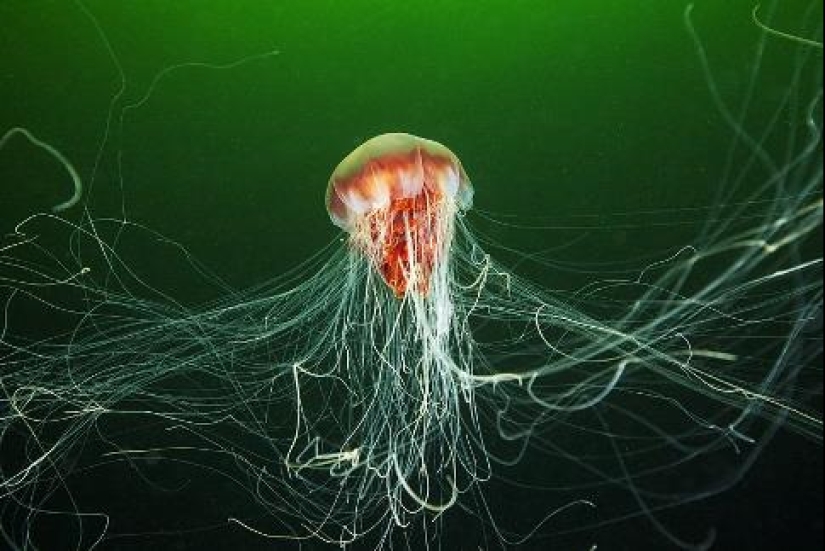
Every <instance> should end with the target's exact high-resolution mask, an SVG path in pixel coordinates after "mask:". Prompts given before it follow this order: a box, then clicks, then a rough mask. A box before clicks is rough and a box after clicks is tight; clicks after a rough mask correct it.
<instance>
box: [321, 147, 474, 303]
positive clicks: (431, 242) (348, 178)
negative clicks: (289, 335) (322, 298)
mask: <svg viewBox="0 0 825 551" xmlns="http://www.w3.org/2000/svg"><path fill="white" fill-rule="evenodd" d="M472 199H473V187H472V185H471V184H470V180H469V179H468V178H467V174H466V173H465V172H464V169H463V168H462V166H461V162H460V161H459V160H458V157H456V155H455V154H454V153H453V152H452V151H450V150H449V149H448V148H447V147H445V146H444V145H442V144H440V143H438V142H434V141H432V140H427V139H424V138H420V137H418V136H413V135H412V134H403V133H391V134H381V135H379V136H376V137H374V138H371V139H370V140H367V141H366V142H364V143H363V144H361V145H360V146H358V147H357V148H356V149H355V150H354V151H353V152H352V153H350V154H349V155H347V156H346V157H345V158H344V159H343V160H342V161H341V162H340V163H339V164H338V166H337V167H336V168H335V170H334V171H333V173H332V176H330V179H329V184H328V186H327V199H326V204H327V210H328V211H329V215H330V218H331V219H332V222H333V223H334V224H335V225H337V226H339V227H340V228H341V229H343V230H345V231H346V232H348V233H349V236H350V237H349V240H350V244H351V246H352V248H353V249H354V250H356V251H358V252H360V253H361V254H363V255H365V256H366V257H367V258H368V259H369V261H370V262H371V263H372V265H373V266H374V268H375V269H376V271H378V273H380V274H381V277H382V278H383V280H384V282H385V283H386V284H387V285H388V286H389V288H390V289H391V290H392V291H393V293H394V294H395V296H396V297H399V298H400V297H403V296H405V295H406V293H407V292H408V291H409V290H415V291H416V292H417V293H419V294H421V295H427V294H428V292H429V290H430V288H431V286H432V281H433V278H434V277H437V276H438V275H439V274H440V273H443V268H444V264H445V261H446V258H447V253H448V252H449V247H450V243H451V241H452V235H453V222H454V217H455V214H456V213H457V212H459V211H465V210H468V209H469V208H470V207H471V205H472Z"/></svg>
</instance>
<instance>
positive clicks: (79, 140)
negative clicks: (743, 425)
mask: <svg viewBox="0 0 825 551" xmlns="http://www.w3.org/2000/svg"><path fill="white" fill-rule="evenodd" d="M685 5H686V3H685V2H683V1H677V0H656V1H647V2H629V1H616V0H613V1H611V0H563V1H552V2H550V1H546V2H538V1H532V2H528V1H518V0H509V1H485V2H460V1H443V2H403V3H402V2H386V1H384V2H370V1H365V0H357V1H356V0H353V1H348V2H341V1H332V0H320V1H312V2H308V1H304V0H302V1H285V0H276V1H271V2H263V1H234V2H229V1H227V2H217V1H216V2H211V1H175V2H171V1H169V0H152V1H141V2H137V1H117V2H115V1H110V0H106V1H100V0H88V1H87V2H85V6H86V7H87V8H88V11H87V12H85V11H84V9H83V8H82V7H81V5H79V4H76V3H73V2H70V1H41V0H0V131H3V130H5V129H6V128H7V127H10V126H16V125H21V126H26V127H28V128H30V129H31V130H32V131H34V132H35V133H36V134H37V135H38V136H40V137H41V138H43V139H45V140H47V141H48V142H50V143H52V144H53V145H55V146H56V147H58V148H59V149H60V150H61V151H62V152H64V153H65V154H66V155H67V156H68V157H69V158H70V159H71V160H72V161H73V163H75V165H76V167H77V168H78V170H79V171H80V173H81V174H82V175H83V176H84V178H85V179H87V182H88V180H89V179H90V178H91V175H92V173H93V168H94V166H95V163H96V159H97V158H98V154H99V153H100V151H101V143H102V137H103V136H104V132H105V131H106V128H107V121H108V123H109V126H108V128H109V133H108V136H109V140H108V141H107V142H106V145H105V147H103V150H102V153H103V155H102V156H101V160H100V163H99V165H98V168H97V171H96V173H95V174H96V177H95V179H94V181H93V183H92V185H91V188H92V189H91V190H90V193H89V195H88V201H89V203H88V204H89V207H90V209H91V210H92V212H93V213H94V214H95V215H96V216H110V215H112V216H118V215H119V213H120V205H121V200H123V204H125V208H126V211H125V213H126V217H127V218H128V219H129V220H132V221H135V222H138V223H140V224H144V225H146V226H148V227H150V228H152V229H154V230H157V231H159V232H160V233H162V234H164V235H166V236H168V237H170V238H172V239H175V240H177V241H179V242H181V243H182V244H184V245H185V246H186V248H187V249H188V250H189V251H190V252H191V253H193V254H194V255H195V256H197V257H198V258H199V259H200V260H202V261H203V262H204V263H205V264H206V265H207V266H209V267H211V268H212V269H213V270H214V271H216V272H217V273H218V274H219V275H220V276H222V277H223V278H225V279H226V281H228V282H229V283H230V284H231V285H233V286H235V287H240V288H242V287H246V286H249V285H253V284H257V283H261V282H262V281H265V280H267V279H269V278H271V277H273V276H276V275H278V274H279V273H283V272H284V271H286V270H288V269H289V268H290V267H291V266H294V265H295V264H296V263H297V262H299V261H300V260H302V259H305V258H306V257H308V256H309V255H310V254H312V253H313V252H315V251H317V250H319V249H320V248H321V247H323V246H324V245H325V244H327V243H329V242H330V241H331V240H333V239H335V238H336V237H337V236H338V232H337V229H336V228H334V227H333V226H332V225H331V224H330V223H329V221H328V218H327V215H326V213H325V211H324V208H323V197H324V191H325V186H326V181H327V178H328V176H329V173H330V172H331V170H332V168H333V167H334V166H335V164H336V163H337V162H338V161H339V160H340V159H341V158H342V157H343V156H344V155H345V154H346V153H347V152H348V151H349V150H351V149H352V148H354V147H355V146H357V145H358V144H359V143H360V142H361V141H363V140H365V139H367V138H369V137H371V136H373V135H375V134H378V133H382V132H388V131H405V132H411V133H415V134H419V135H421V136H424V137H427V138H431V139H435V140H438V141H441V142H443V143H444V144H446V145H447V146H448V147H450V148H451V149H453V150H454V151H455V152H456V154H457V155H458V156H459V157H460V158H461V160H462V162H463V163H464V166H465V168H466V170H467V172H468V174H469V175H470V178H471V179H472V181H473V183H474V185H475V188H476V209H477V212H479V213H485V214H490V213H493V216H496V217H497V218H498V219H499V220H507V221H508V222H515V223H516V224H522V225H524V226H527V227H522V228H516V229H507V228H504V227H502V226H500V225H498V224H494V223H490V222H489V221H488V220H487V218H486V216H480V215H479V214H471V215H470V217H469V221H470V223H471V224H472V225H474V226H475V227H476V228H477V229H478V231H479V232H481V233H483V234H484V235H488V236H491V237H492V238H494V239H496V240H499V241H500V242H501V243H502V244H503V245H504V247H501V248H499V249H498V250H494V252H496V254H497V256H499V257H501V258H502V259H503V260H504V261H515V260H516V257H517V255H516V254H514V253H513V252H512V251H507V250H506V247H511V248H512V249H514V250H515V251H520V252H531V251H537V250H545V249H552V250H554V252H552V253H549V254H548V256H549V258H550V259H551V260H552V261H553V262H554V263H557V264H558V265H559V266H558V267H557V269H555V270H547V269H546V268H544V271H542V269H541V268H540V267H538V266H532V265H530V264H526V265H524V266H523V270H524V271H525V272H526V273H527V274H528V275H530V276H531V277H534V278H536V279H541V280H542V284H543V285H545V286H547V287H556V288H564V289H575V288H578V287H581V286H584V285H586V284H587V283H589V282H591V281H592V280H593V279H595V278H598V277H604V276H605V275H607V274H610V273H613V271H622V270H625V269H639V268H640V267H643V266H644V262H645V259H651V258H657V255H663V254H666V253H667V252H668V251H671V250H673V248H675V247H679V246H682V245H684V244H686V243H689V242H690V240H691V237H692V236H694V235H695V234H696V233H697V232H698V231H699V230H700V229H701V228H702V227H703V226H704V224H706V223H707V222H708V221H707V220H706V217H705V213H706V212H707V211H706V210H702V209H705V208H707V207H708V206H710V205H711V204H712V202H713V198H714V197H715V194H716V192H717V187H718V185H719V181H720V175H721V172H722V168H723V164H724V160H725V152H726V147H727V145H728V144H729V143H730V141H731V139H732V132H731V129H730V128H728V127H727V126H726V125H725V124H724V123H723V121H722V119H721V117H720V116H719V114H718V112H717V111H716V109H715V108H714V105H713V103H712V101H711V97H710V95H709V93H708V87H709V84H712V85H713V86H716V87H717V88H718V90H719V93H720V94H721V96H722V97H723V98H724V99H725V100H727V101H730V102H732V104H733V105H736V102H737V101H738V100H739V99H741V97H742V96H743V95H744V93H745V90H746V87H747V86H748V84H749V83H750V82H751V71H752V59H753V52H754V48H755V45H756V43H757V41H758V39H759V37H760V36H761V33H760V31H759V30H758V29H757V28H756V27H755V26H754V25H753V23H752V21H751V19H750V12H751V9H752V7H753V6H752V2H750V1H749V0H748V1H745V0H724V1H722V0H718V1H709V0H708V1H700V2H697V6H696V8H695V12H694V24H695V26H696V28H697V31H698V33H699V35H700V39H701V42H702V44H703V46H704V47H705V48H706V49H707V51H708V53H709V56H710V58H711V62H712V63H713V66H714V70H715V72H714V78H713V80H712V81H711V82H709V81H708V79H707V78H706V77H705V75H703V74H702V72H701V71H700V67H699V61H698V57H697V53H696V50H695V47H694V44H693V42H692V40H691V38H690V36H689V34H688V32H687V30H686V27H685V25H684V22H683V12H684V9H685ZM809 7H810V3H809V2H807V1H805V0H799V1H796V0H787V1H785V2H782V3H781V5H780V9H779V10H778V11H777V12H776V14H775V18H774V19H773V24H774V25H776V26H777V27H780V28H786V29H799V28H800V26H801V25H802V24H803V23H801V21H802V14H803V12H804V11H805V10H806V9H808V8H809ZM816 10H818V11H819V14H818V15H815V16H814V17H812V18H811V19H810V20H809V21H808V24H809V25H810V22H811V21H814V22H815V21H818V20H821V17H822V16H821V5H820V6H819V7H817V8H816ZM90 15H91V16H93V17H90ZM96 26H97V28H96ZM803 30H805V31H809V32H813V33H816V32H821V30H820V31H818V30H817V29H816V28H814V29H803ZM102 35H105V38H106V40H108V46H109V47H111V52H110V51H108V50H107V45H106V44H105V43H104V41H103V36H102ZM271 50H278V52H279V53H278V55H275V56H270V57H264V58H257V59H251V60H249V61H248V62H246V63H244V64H242V65H240V66H238V67H235V68H233V69H225V70H218V69H207V68H202V67H183V68H180V69H178V70H174V71H171V72H169V73H168V74H166V76H165V77H164V78H162V79H161V80H160V81H159V82H158V83H157V85H156V87H155V88H154V90H153V92H152V94H151V95H150V96H149V98H148V100H147V101H146V102H145V104H143V105H142V106H141V107H140V108H139V109H136V110H130V111H128V112H126V113H125V115H124V116H123V118H122V119H121V117H120V113H121V112H122V111H121V110H122V108H123V107H124V106H126V105H129V104H132V103H134V102H136V101H137V100H139V99H140V98H142V97H144V95H145V94H146V92H147V89H148V86H149V85H150V83H151V82H152V80H153V78H154V77H155V76H156V75H157V74H158V73H159V72H160V71H162V70H164V69H165V68H167V67H170V66H173V65H176V64H181V63H191V62H205V63H210V64H214V65H220V64H227V63H231V62H234V61H236V60H239V59H242V58H245V57H246V56H251V55H255V54H260V53H263V52H267V51H271ZM796 52H797V50H796V48H795V47H794V46H793V45H790V44H781V43H780V44H775V45H774V46H773V49H772V50H771V54H770V55H769V56H768V57H767V58H766V60H765V66H764V67H763V68H762V69H761V70H760V72H759V78H760V87H759V93H758V95H757V100H756V102H755V104H754V115H753V117H752V118H751V120H750V123H749V124H752V125H753V126H754V127H755V128H757V129H758V128H760V123H761V125H762V127H764V125H765V124H767V122H766V121H761V120H760V113H761V111H760V110H764V112H765V113H768V109H769V108H770V106H771V100H775V99H776V98H777V97H779V96H780V94H781V93H782V91H783V89H784V87H785V86H786V82H787V74H788V73H787V68H788V66H789V60H790V59H792V58H793V56H794V55H796ZM112 56H114V57H115V58H116V60H117V63H118V64H119V65H120V67H121V68H122V71H123V78H124V80H123V84H124V88H123V92H122V95H120V96H119V97H117V98H116V99H115V101H114V104H113V111H112V112H113V114H114V116H113V117H112V118H108V117H109V115H108V113H109V109H110V104H111V103H112V99H113V97H115V94H116V93H117V91H118V89H119V87H120V77H119V76H118V70H117V67H116V65H115V63H114V62H113V59H112ZM121 121H122V124H121ZM777 140H778V141H780V142H781V140H782V135H781V133H780V135H779V137H778V138H777ZM119 158H120V159H122V165H121V166H118V163H117V160H118V159H119ZM744 184H745V187H746V189H745V190H743V191H742V193H743V194H746V192H747V186H748V185H749V181H748V179H747V178H746V179H745V182H744ZM753 185H756V181H754V182H753ZM68 194H69V190H68V187H67V180H66V177H65V174H64V173H63V172H62V171H61V169H60V167H59V166H56V165H55V163H54V162H52V161H50V159H48V158H47V157H46V156H44V155H43V154H42V153H40V152H38V151H37V150H34V149H33V148H31V147H30V146H28V145H27V144H26V143H25V142H24V141H23V140H15V141H14V142H13V143H11V144H10V145H9V147H7V148H6V150H4V151H0V230H2V231H3V232H7V231H9V230H10V229H11V228H12V227H13V225H14V223H15V222H16V221H17V220H19V219H21V218H22V217H24V216H26V215H28V214H30V213H33V212H37V211H42V210H46V209H47V208H48V207H49V206H50V205H52V204H55V203H58V202H60V201H62V200H63V199H64V198H65V197H66V196H68ZM735 197H736V195H734V198H735ZM692 207H700V210H697V211H692V210H686V209H688V208H692ZM503 215H513V218H506V217H504V216H503ZM67 216H68V217H69V218H73V217H77V216H79V214H78V213H77V212H69V213H67ZM535 225H539V226H541V227H542V228H543V229H542V230H533V229H529V228H531V227H533V226H535ZM123 247H124V253H125V254H127V257H128V258H129V260H130V262H131V263H132V264H133V265H135V266H138V267H139V270H140V271H141V273H142V274H144V275H145V276H146V278H147V280H148V281H152V282H153V283H155V284H157V285H159V286H161V287H163V288H165V289H168V290H169V291H170V292H172V293H174V294H175V296H177V297H179V298H181V300H183V301H187V302H190V301H191V302H197V301H201V300H205V299H210V298H215V297H216V296H218V291H216V290H215V289H214V288H208V287H193V286H192V282H193V281H197V278H194V277H192V274H191V272H189V271H187V269H186V266H185V265H184V263H183V262H179V263H169V258H170V257H172V256H174V255H171V253H169V251H164V250H163V247H160V246H158V245H157V244H154V245H152V246H151V247H150V246H146V244H145V243H144V244H142V245H134V246H133V245H132V244H130V243H128V242H127V243H124V245H123ZM494 249H495V248H494ZM795 446H799V448H795ZM798 454H806V455H807V456H808V457H812V454H813V457H818V458H819V460H818V461H814V462H813V463H814V464H813V465H807V464H804V462H799V461H798V460H797V459H796V458H797V457H798ZM820 471H821V450H820V449H819V448H818V447H816V446H814V445H809V444H806V443H804V442H800V441H798V440H795V439H793V438H786V439H780V441H779V442H777V443H776V445H775V446H773V447H772V448H770V451H769V452H768V453H767V454H766V457H765V459H764V462H763V463H760V464H758V465H757V467H756V469H755V473H754V475H753V477H752V478H751V479H749V481H748V482H747V484H746V486H748V487H747V488H743V489H741V491H739V490H736V491H734V492H732V493H730V494H726V495H724V496H722V497H721V498H717V499H715V500H712V501H711V502H710V503H709V504H708V505H707V509H703V506H702V505H699V506H698V507H695V508H694V510H693V511H692V512H691V515H692V516H691V517H690V518H691V520H690V521H686V520H678V519H685V518H688V517H687V516H685V517H679V516H678V515H677V516H674V518H675V519H677V521H676V522H677V523H678V522H686V523H687V522H691V523H693V522H695V525H693V524H691V525H690V527H688V530H687V532H688V533H691V530H692V529H693V528H694V526H695V527H696V530H695V533H703V529H704V528H703V527H706V526H708V525H716V526H717V528H718V529H719V531H720V534H721V536H720V537H721V538H722V540H721V541H722V542H727V543H720V547H719V549H733V548H734V547H730V545H733V543H732V542H739V543H742V542H744V541H747V542H750V543H748V544H747V545H749V546H752V547H751V548H757V547H759V545H762V548H765V549H771V548H776V547H777V546H779V545H780V544H787V545H788V546H789V547H791V548H794V549H815V548H821V545H822V544H821V542H822V525H821V507H822V491H821V490H822V486H821V484H822V483H821V472H820ZM817 476H818V477H819V478H815V480H814V481H811V480H808V479H807V477H817ZM755 496H756V497H755ZM697 509H698V510H697ZM705 513H706V514H705ZM651 532H652V530H650V529H649V527H647V526H646V525H644V523H640V524H639V525H638V526H637V527H636V528H635V529H634V528H632V527H631V528H626V529H624V528H616V529H615V532H611V531H610V529H607V530H606V532H604V535H603V536H602V537H601V538H600V540H599V541H600V542H601V545H600V547H599V549H658V548H659V547H657V545H659V544H661V545H662V546H664V543H663V542H661V541H660V540H658V539H656V538H655V537H650V533H651ZM632 534H644V536H642V537H641V539H640V540H639V541H638V542H636V543H634V541H633V540H632V539H631V538H632V537H633V536H632ZM742 538H746V539H742ZM792 541H794V542H796V543H795V544H794V545H791V542H792ZM651 542H653V543H651ZM797 544H798V545H797Z"/></svg>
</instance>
